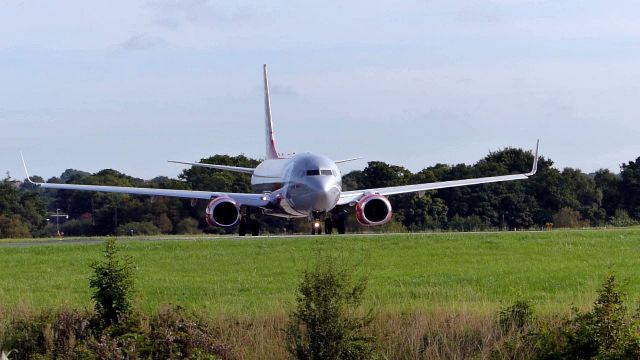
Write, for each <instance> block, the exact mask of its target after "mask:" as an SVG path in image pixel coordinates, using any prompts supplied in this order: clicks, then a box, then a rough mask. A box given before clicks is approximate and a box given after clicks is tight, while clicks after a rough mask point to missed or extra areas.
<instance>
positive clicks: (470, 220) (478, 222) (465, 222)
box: [447, 215, 491, 231]
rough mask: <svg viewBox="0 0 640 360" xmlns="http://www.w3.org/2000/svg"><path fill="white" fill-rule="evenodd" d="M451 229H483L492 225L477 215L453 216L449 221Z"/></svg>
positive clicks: (448, 224)
mask: <svg viewBox="0 0 640 360" xmlns="http://www.w3.org/2000/svg"><path fill="white" fill-rule="evenodd" d="M447 227H448V228H449V230H453V231H483V230H488V229H490V228H491V225H490V224H488V223H486V222H484V221H482V219H481V218H480V217H479V216H477V215H471V216H467V217H462V216H459V215H455V216H453V217H452V218H451V219H450V220H449V222H448V223H447Z"/></svg>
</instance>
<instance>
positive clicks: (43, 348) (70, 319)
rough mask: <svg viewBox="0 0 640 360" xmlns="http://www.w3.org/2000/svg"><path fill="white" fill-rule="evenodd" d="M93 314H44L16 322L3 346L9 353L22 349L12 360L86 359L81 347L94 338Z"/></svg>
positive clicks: (2, 342)
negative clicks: (79, 344)
mask: <svg viewBox="0 0 640 360" xmlns="http://www.w3.org/2000/svg"><path fill="white" fill-rule="evenodd" d="M90 318H91V316H90V314H88V313H81V312H77V311H72V310H62V311H60V312H58V313H53V312H48V311H45V312H42V313H40V314H37V315H32V316H26V317H24V318H22V319H18V320H14V321H13V322H12V323H11V325H10V331H7V336H6V337H5V338H4V339H1V340H2V341H0V343H1V344H2V345H3V346H4V347H6V348H8V349H18V352H16V353H14V354H13V355H12V357H11V358H12V359H31V358H34V357H35V358H37V356H35V355H41V356H42V357H44V356H48V358H70V359H74V358H82V359H84V358H86V357H85V356H82V353H83V350H84V349H83V348H82V347H78V346H77V345H78V343H79V342H81V341H83V340H84V339H86V338H89V337H90V336H91V335H92V331H91V328H90V326H89V324H90Z"/></svg>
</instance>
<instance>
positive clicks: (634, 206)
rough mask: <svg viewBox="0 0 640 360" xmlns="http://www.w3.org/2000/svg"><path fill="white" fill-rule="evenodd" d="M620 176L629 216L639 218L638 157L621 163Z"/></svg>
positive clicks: (639, 163) (621, 188)
mask: <svg viewBox="0 0 640 360" xmlns="http://www.w3.org/2000/svg"><path fill="white" fill-rule="evenodd" d="M620 176H621V178H622V183H621V184H620V190H621V192H622V193H623V194H624V204H625V208H626V209H627V211H629V214H630V215H631V216H633V217H634V218H636V219H640V157H638V158H637V159H636V160H635V161H629V162H628V163H626V164H622V167H621V172H620Z"/></svg>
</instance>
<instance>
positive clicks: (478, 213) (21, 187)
mask: <svg viewBox="0 0 640 360" xmlns="http://www.w3.org/2000/svg"><path fill="white" fill-rule="evenodd" d="M201 161H202V162H205V163H215V164H223V165H232V166H243V167H255V166H257V165H258V164H259V160H256V159H251V158H248V157H246V156H244V155H238V156H229V155H215V156H211V157H208V158H205V159H202V160H201ZM532 163H533V155H532V153H531V152H530V151H524V150H522V149H518V148H506V149H503V150H499V151H495V152H490V153H489V154H488V155H487V156H485V157H484V158H483V159H481V160H480V161H478V162H476V163H475V164H473V165H467V164H457V165H448V164H435V165H433V166H429V167H426V168H424V169H423V170H421V171H419V172H417V173H413V172H411V171H409V170H408V169H406V168H404V167H402V166H397V165H391V164H387V163H384V162H380V161H371V162H369V163H368V164H367V166H366V167H365V168H364V169H363V170H358V171H352V172H350V173H348V174H346V175H344V176H343V190H356V189H361V188H373V187H385V186H397V185H407V184H415V183H425V182H434V181H448V180H458V179H466V178H474V177H484V176H496V175H505V174H512V173H524V172H527V171H529V170H530V168H531V164H532ZM34 179H35V180H36V181H44V179H42V178H41V177H38V176H34ZM47 181H48V182H54V183H73V184H94V185H114V186H136V187H152V188H169V189H192V190H207V191H221V192H250V191H251V183H250V177H249V176H248V175H246V174H238V173H233V172H228V171H220V170H212V169H205V168H188V169H185V170H184V171H182V173H181V174H180V175H179V176H178V178H177V179H172V178H168V177H156V178H154V179H151V180H143V179H139V178H135V177H132V176H128V175H126V174H123V173H121V172H118V171H116V170H112V169H105V170H101V171H99V172H97V173H94V174H91V173H88V172H84V171H80V170H74V169H68V170H66V171H65V172H63V173H62V174H61V175H60V176H59V177H53V178H50V179H48V180H47ZM389 199H390V201H391V203H392V205H393V209H394V216H393V220H392V222H391V223H390V224H388V225H385V226H384V227H382V228H381V229H380V230H381V231H424V230H453V231H469V230H487V229H505V230H507V229H532V228H543V227H545V226H547V225H548V224H553V226H555V227H583V226H605V225H613V226H629V225H634V224H636V223H637V222H638V220H640V157H638V158H637V159H636V160H635V161H629V162H627V163H624V164H622V165H621V167H620V172H619V173H613V172H611V171H609V170H607V169H601V170H598V171H596V172H595V173H593V174H585V173H583V172H582V171H580V170H579V169H574V168H564V169H562V170H559V169H557V168H555V167H553V161H552V160H551V159H548V158H544V157H541V158H540V160H539V163H538V173H537V174H536V175H535V176H533V177H531V178H529V179H528V180H522V181H514V182H506V183H495V184H485V185H475V186H467V187H459V188H450V189H441V190H436V191H429V192H426V193H424V194H415V193H414V194H404V195H396V196H391V197H389ZM205 206H206V201H190V200H185V199H176V198H166V197H148V196H136V195H123V194H108V193H98V192H83V191H69V190H46V191H45V190H41V189H35V188H34V186H33V185H31V184H29V183H28V182H19V181H13V180H11V178H10V177H9V176H7V177H6V178H5V179H4V180H3V181H2V182H1V183H0V238H7V237H13V238H19V237H31V236H34V237H40V236H51V235H54V234H56V232H57V231H58V226H57V225H56V219H55V217H54V216H53V215H54V214H55V213H56V210H57V209H58V212H59V213H61V214H65V215H68V217H69V218H68V220H66V219H60V218H59V230H60V231H61V232H64V234H65V235H68V236H69V235H70V236H87V235H108V234H118V235H132V234H134V235H145V234H196V233H203V232H205V233H229V232H233V231H234V230H233V229H221V228H214V227H210V226H208V225H207V224H206V221H205V219H204V208H205ZM336 211H342V212H344V211H347V212H348V214H349V215H348V218H347V219H348V220H347V230H348V231H357V230H358V229H359V225H358V224H357V221H356V219H355V216H354V214H353V209H352V208H350V207H349V206H345V207H342V208H340V209H337V210H336ZM257 218H258V220H259V221H260V223H261V227H262V229H263V230H264V231H266V232H269V233H283V232H307V230H308V229H307V227H308V224H307V221H306V220H305V219H301V220H294V221H288V220H283V219H280V218H274V217H269V216H258V217H257ZM376 230H378V229H376Z"/></svg>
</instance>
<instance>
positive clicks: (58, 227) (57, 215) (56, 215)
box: [47, 209, 69, 237]
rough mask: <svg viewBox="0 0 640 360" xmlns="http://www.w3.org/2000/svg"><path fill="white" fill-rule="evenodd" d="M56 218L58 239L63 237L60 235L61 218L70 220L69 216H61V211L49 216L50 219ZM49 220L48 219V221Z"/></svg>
mask: <svg viewBox="0 0 640 360" xmlns="http://www.w3.org/2000/svg"><path fill="white" fill-rule="evenodd" d="M53 216H55V217H56V236H58V237H62V234H61V233H60V218H61V217H64V218H65V219H69V215H67V214H60V209H56V214H55V215H54V214H51V215H49V217H53ZM48 220H49V219H47V221H48Z"/></svg>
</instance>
